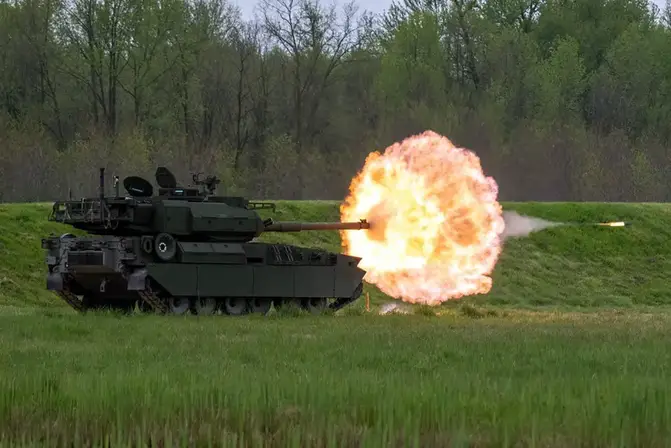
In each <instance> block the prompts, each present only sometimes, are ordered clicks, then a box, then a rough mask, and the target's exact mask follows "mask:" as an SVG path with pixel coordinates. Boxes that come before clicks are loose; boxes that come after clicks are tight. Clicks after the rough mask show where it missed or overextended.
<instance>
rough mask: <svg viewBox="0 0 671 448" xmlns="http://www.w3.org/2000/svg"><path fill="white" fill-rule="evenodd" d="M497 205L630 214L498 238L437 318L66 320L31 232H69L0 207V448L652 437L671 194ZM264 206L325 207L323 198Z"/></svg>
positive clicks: (670, 337) (664, 324)
mask: <svg viewBox="0 0 671 448" xmlns="http://www.w3.org/2000/svg"><path fill="white" fill-rule="evenodd" d="M504 207H505V208H506V209H516V210H518V211H520V212H521V213H525V214H530V215H534V216H540V217H543V218H547V219H555V220H559V221H585V222H587V221H602V220H627V221H632V222H633V226H632V227H629V228H612V229H611V228H589V227H573V228H555V229H552V230H546V231H543V232H540V233H537V234H534V235H533V236H532V237H530V238H525V239H520V240H512V241H508V242H507V243H506V246H505V248H504V251H503V255H502V257H501V261H500V262H499V264H498V265H497V268H496V271H495V273H494V288H493V290H492V291H491V293H490V294H488V295H484V296H479V297H475V298H467V299H461V300H458V301H453V302H452V303H450V304H448V305H446V306H444V307H443V308H442V310H441V311H442V314H441V315H440V316H435V315H434V313H435V311H436V310H434V309H427V308H421V307H419V308H416V309H415V312H416V314H415V315H403V316H401V315H399V316H378V315H375V314H374V313H371V314H362V313H361V310H362V307H363V300H362V301H359V302H358V303H357V304H355V305H354V306H352V307H351V308H350V309H349V310H348V311H347V312H345V313H343V315H340V316H335V317H334V316H305V315H298V316H288V315H271V316H268V317H266V318H258V317H244V318H239V319H224V318H221V317H216V316H215V317H197V316H185V317H174V316H172V317H170V316H164V317H159V316H142V315H132V316H125V317H122V316H116V315H113V314H96V313H91V314H87V315H85V316H80V315H77V314H75V313H74V312H72V311H71V310H69V309H68V308H66V307H65V306H64V305H63V304H61V303H60V302H59V300H58V299H56V298H55V297H53V296H51V294H49V293H47V292H46V291H45V290H44V258H43V257H44V255H43V253H42V250H41V249H40V241H39V240H40V238H41V237H42V236H46V235H48V234H49V233H50V232H54V233H56V234H59V233H64V232H66V231H68V230H69V229H68V228H67V227H63V226H59V225H54V224H49V223H48V222H47V221H46V216H47V214H48V210H49V207H48V205H0V446H20V445H33V446H62V445H65V444H70V443H72V444H74V446H82V445H83V446H91V445H94V446H98V442H100V444H103V445H104V443H103V442H107V443H108V444H111V446H138V445H141V446H147V445H150V444H151V446H215V445H216V446H278V447H284V446H301V447H302V446H334V447H336V446H337V447H340V446H353V445H356V446H418V447H426V446H556V447H576V446H622V447H632V446H641V447H653V446H666V445H668V442H667V440H668V438H669V437H671V388H669V387H668V378H669V375H670V374H671V351H670V350H669V348H668V347H669V346H671V333H670V332H669V331H668V328H669V326H670V325H671V313H670V312H668V310H669V309H670V308H671V307H670V306H669V305H671V299H670V298H669V294H668V292H667V291H668V290H669V288H668V286H667V281H666V279H665V277H666V274H667V272H668V271H669V269H668V268H669V261H668V259H669V254H671V246H670V243H669V242H668V241H669V237H670V236H671V235H669V233H670V231H669V230H668V226H667V223H668V222H671V208H669V207H667V206H666V205H657V204H645V205H644V204H504ZM275 218H276V219H278V220H310V221H322V220H337V218H338V210H337V204H334V203H329V202H312V203H287V202H280V203H279V208H278V213H277V214H276V215H275ZM263 239H264V240H270V241H279V240H281V241H284V242H292V243H299V244H303V245H320V246H322V247H325V248H328V249H332V250H337V249H338V247H339V240H338V234H337V232H310V233H308V232H306V233H302V234H279V235H267V236H265V237H264V238H263ZM367 291H368V292H370V294H371V299H372V301H373V304H374V305H379V304H382V303H384V302H388V301H390V300H391V299H389V298H387V297H385V296H383V295H382V294H381V293H379V291H377V290H376V289H375V288H373V287H371V286H367ZM162 444H165V445H162ZM69 446H70V445H69Z"/></svg>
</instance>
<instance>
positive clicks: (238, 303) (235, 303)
mask: <svg viewBox="0 0 671 448" xmlns="http://www.w3.org/2000/svg"><path fill="white" fill-rule="evenodd" d="M221 307H222V309H223V310H224V313H226V314H228V315H231V316H242V315H243V314H247V301H246V300H244V299H241V298H239V297H227V298H225V299H224V300H223V303H222V306H221Z"/></svg>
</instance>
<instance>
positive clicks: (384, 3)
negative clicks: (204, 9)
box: [233, 0, 665, 19]
mask: <svg viewBox="0 0 671 448" xmlns="http://www.w3.org/2000/svg"><path fill="white" fill-rule="evenodd" d="M336 1H337V2H338V4H343V3H345V0H336ZM664 1H665V0H652V2H653V3H655V4H657V6H659V8H660V9H661V8H663V7H664ZM391 2H392V0H357V2H356V3H357V5H358V6H359V12H362V11H364V10H368V11H370V12H373V13H381V12H383V11H384V10H386V9H387V8H389V5H391ZM233 3H237V4H238V6H240V9H241V10H242V17H243V18H244V19H251V18H252V17H254V8H255V7H256V4H257V0H233ZM324 3H325V4H330V3H331V1H330V0H327V1H325V2H324Z"/></svg>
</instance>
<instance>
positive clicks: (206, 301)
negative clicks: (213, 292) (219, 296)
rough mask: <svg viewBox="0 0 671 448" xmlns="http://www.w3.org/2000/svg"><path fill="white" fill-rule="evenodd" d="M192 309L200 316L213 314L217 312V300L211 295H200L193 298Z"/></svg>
mask: <svg viewBox="0 0 671 448" xmlns="http://www.w3.org/2000/svg"><path fill="white" fill-rule="evenodd" d="M193 309H194V311H195V312H196V314H198V315H200V316H202V315H206V314H215V313H216V312H217V300H216V299H214V298H212V297H200V298H198V299H194V301H193Z"/></svg>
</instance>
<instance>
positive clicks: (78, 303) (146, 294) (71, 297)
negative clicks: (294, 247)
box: [55, 283, 363, 314]
mask: <svg viewBox="0 0 671 448" xmlns="http://www.w3.org/2000/svg"><path fill="white" fill-rule="evenodd" d="M55 292H56V294H57V295H58V296H59V297H60V298H61V299H62V300H63V301H65V302H66V303H67V304H68V305H70V306H71V307H72V308H73V309H75V310H76V311H78V312H80V313H85V312H86V311H87V309H88V307H87V306H86V304H85V303H83V301H82V300H80V299H79V298H78V297H77V296H76V295H75V294H74V293H73V292H72V291H70V289H69V288H68V287H67V286H65V287H64V288H63V290H62V291H55ZM362 292H363V283H360V284H359V286H358V287H357V289H356V290H355V291H354V294H352V296H351V297H349V298H339V299H336V300H335V301H334V302H332V303H331V304H330V305H328V308H330V309H331V310H333V311H338V310H340V309H342V308H344V307H345V306H347V305H349V304H350V303H352V302H354V301H355V300H357V299H358V298H359V297H360V296H361V293H362ZM138 294H139V296H140V299H141V300H142V301H144V302H145V303H146V304H147V305H149V307H150V309H151V310H153V311H154V312H157V313H159V314H170V308H169V306H168V303H167V301H166V300H163V299H162V298H161V297H159V296H158V295H157V294H156V292H154V291H153V290H152V288H151V287H150V286H149V285H147V287H146V288H145V289H144V290H142V291H138Z"/></svg>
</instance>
